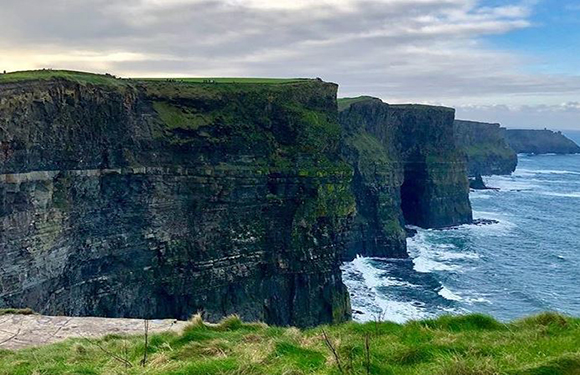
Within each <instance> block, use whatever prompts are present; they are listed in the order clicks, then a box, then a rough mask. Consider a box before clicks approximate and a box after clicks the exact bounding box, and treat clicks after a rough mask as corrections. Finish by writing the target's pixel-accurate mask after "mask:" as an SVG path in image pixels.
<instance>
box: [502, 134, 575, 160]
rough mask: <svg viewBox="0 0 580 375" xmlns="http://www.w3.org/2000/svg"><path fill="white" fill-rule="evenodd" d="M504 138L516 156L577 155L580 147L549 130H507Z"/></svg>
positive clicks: (562, 135)
mask: <svg viewBox="0 0 580 375" xmlns="http://www.w3.org/2000/svg"><path fill="white" fill-rule="evenodd" d="M505 137H506V140H507V142H508V144H509V145H510V147H511V148H512V149H514V151H515V152H517V153H518V154H520V153H522V154H577V153H580V146H578V145H577V144H576V143H575V142H574V141H572V140H571V139H569V138H567V137H566V136H565V135H564V134H562V132H554V131H551V130H547V129H544V130H530V129H508V130H507V131H506V132H505Z"/></svg>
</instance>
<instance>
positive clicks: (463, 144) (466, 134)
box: [455, 120, 518, 177]
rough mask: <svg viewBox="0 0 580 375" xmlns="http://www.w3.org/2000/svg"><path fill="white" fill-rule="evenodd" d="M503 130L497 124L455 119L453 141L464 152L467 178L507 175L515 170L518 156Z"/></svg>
mask: <svg viewBox="0 0 580 375" xmlns="http://www.w3.org/2000/svg"><path fill="white" fill-rule="evenodd" d="M504 132H505V129H504V128H501V127H500V125H499V124H488V123H483V122H475V121H462V120H456V121H455V142H456V144H457V146H458V147H460V148H462V149H463V150H464V151H465V153H466V155H467V166H468V174H469V176H470V177H475V176H489V175H509V174H511V173H512V172H514V171H515V170H516V167H517V164H518V155H517V154H516V152H515V151H514V150H513V149H512V148H511V147H510V146H509V145H508V144H507V142H506V139H505V135H504Z"/></svg>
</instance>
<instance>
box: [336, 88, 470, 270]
mask: <svg viewBox="0 0 580 375" xmlns="http://www.w3.org/2000/svg"><path fill="white" fill-rule="evenodd" d="M339 108H340V122H341V124H342V126H343V129H344V138H343V147H342V149H343V155H344V157H345V159H346V160H347V161H348V162H349V163H350V164H351V165H353V168H354V172H355V174H354V180H353V192H354V194H355V196H356V200H357V207H358V210H357V215H356V217H355V225H354V226H353V229H352V231H351V233H350V236H349V242H348V246H347V251H346V253H345V259H351V258H353V257H354V256H356V255H366V256H376V257H406V256H407V251H406V241H405V239H406V232H405V230H404V226H405V225H406V224H411V225H416V226H420V227H424V228H443V227H448V226H454V225H459V224H465V223H470V222H471V221H472V213H471V205H470V202H469V183H468V179H467V174H466V164H465V159H464V156H463V153H462V152H461V151H460V150H459V149H458V148H457V147H456V146H455V143H454V128H453V121H454V115H455V113H454V110H453V109H451V108H444V107H433V106H422V105H389V104H386V103H384V102H382V101H381V100H380V99H376V98H370V97H361V98H351V99H342V100H340V101H339Z"/></svg>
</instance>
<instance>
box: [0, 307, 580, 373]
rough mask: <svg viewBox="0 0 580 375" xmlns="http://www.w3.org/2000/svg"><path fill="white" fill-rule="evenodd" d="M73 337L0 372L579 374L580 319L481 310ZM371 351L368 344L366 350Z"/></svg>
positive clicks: (8, 359) (11, 355) (6, 354)
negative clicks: (511, 317)
mask: <svg viewBox="0 0 580 375" xmlns="http://www.w3.org/2000/svg"><path fill="white" fill-rule="evenodd" d="M148 347H149V349H148V356H147V361H146V363H145V364H144V365H141V364H140V362H141V361H142V359H143V353H144V339H143V337H136V336H132V337H125V336H119V335H109V336H107V337H105V338H103V339H101V340H86V339H75V340H69V341H66V342H64V343H60V344H55V345H50V346H45V347H41V348H35V349H25V350H21V351H17V352H10V351H1V352H0V374H6V375H8V374H22V375H24V374H86V375H88V374H173V375H178V374H183V375H185V374H188V375H192V374H200V375H201V374H231V375H234V374H237V375H242V374H243V375H252V374H269V375H270V374H280V375H283V374H284V375H299V374H348V375H351V374H360V375H363V374H386V375H389V374H392V375H406V374H414V375H418V374H425V375H445V374H449V375H495V374H506V375H578V374H580V319H573V318H567V317H563V316H560V315H557V314H542V315H539V316H535V317H531V318H527V319H524V320H520V321H516V322H513V323H509V324H502V323H499V322H497V321H495V320H493V319H492V318H489V317H486V316H482V315H469V316H459V317H442V318H439V319H436V320H428V321H422V322H411V323H408V324H405V325H398V324H394V323H374V322H371V323H366V324H357V323H347V324H342V325H337V326H330V327H318V328H314V329H309V330H298V329H296V328H276V327H268V326H266V325H264V324H244V323H242V322H241V321H240V320H239V319H238V318H235V317H230V318H227V319H225V320H223V321H222V322H221V323H220V324H217V325H210V324H206V323H204V322H203V321H201V319H199V318H193V319H192V321H191V324H190V325H189V327H188V328H187V329H185V331H184V332H183V333H182V334H173V333H165V334H158V335H153V336H152V337H150V340H149V346H148ZM367 347H368V350H367Z"/></svg>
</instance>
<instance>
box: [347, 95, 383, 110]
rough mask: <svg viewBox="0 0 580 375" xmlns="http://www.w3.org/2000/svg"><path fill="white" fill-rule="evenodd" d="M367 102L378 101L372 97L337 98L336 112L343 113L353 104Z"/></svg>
mask: <svg viewBox="0 0 580 375" xmlns="http://www.w3.org/2000/svg"><path fill="white" fill-rule="evenodd" d="M367 100H380V99H377V98H374V97H372V96H357V97H356V98H339V99H338V110H339V111H344V110H345V109H347V108H348V107H350V106H351V105H353V104H354V103H360V102H366V101H367Z"/></svg>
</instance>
